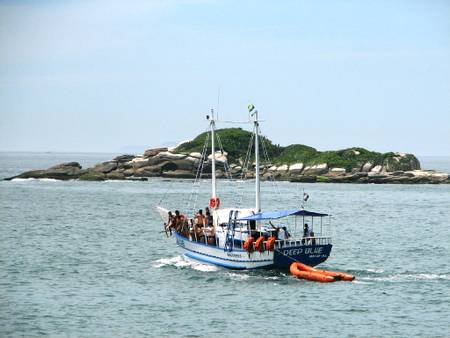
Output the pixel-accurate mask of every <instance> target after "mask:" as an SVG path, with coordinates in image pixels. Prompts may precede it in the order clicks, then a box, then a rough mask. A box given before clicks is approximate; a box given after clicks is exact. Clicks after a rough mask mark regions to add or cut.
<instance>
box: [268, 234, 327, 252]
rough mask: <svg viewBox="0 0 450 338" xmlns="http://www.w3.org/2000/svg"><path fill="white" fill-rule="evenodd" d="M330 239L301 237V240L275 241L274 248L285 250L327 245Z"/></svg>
mask: <svg viewBox="0 0 450 338" xmlns="http://www.w3.org/2000/svg"><path fill="white" fill-rule="evenodd" d="M328 244H331V237H303V238H302V239H295V240H294V239H284V240H277V241H275V248H277V249H278V248H286V247H292V246H310V245H328Z"/></svg>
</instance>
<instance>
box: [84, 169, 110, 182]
mask: <svg viewBox="0 0 450 338" xmlns="http://www.w3.org/2000/svg"><path fill="white" fill-rule="evenodd" d="M78 179H80V180H82V181H104V180H105V179H106V176H105V174H103V173H100V172H93V171H88V172H85V173H83V174H82V175H80V177H79V178H78Z"/></svg>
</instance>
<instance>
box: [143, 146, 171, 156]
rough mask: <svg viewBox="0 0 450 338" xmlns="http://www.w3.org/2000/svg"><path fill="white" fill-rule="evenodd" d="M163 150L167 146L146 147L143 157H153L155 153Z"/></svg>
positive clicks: (165, 149)
mask: <svg viewBox="0 0 450 338" xmlns="http://www.w3.org/2000/svg"><path fill="white" fill-rule="evenodd" d="M163 151H167V147H164V148H152V149H147V150H146V151H145V152H144V157H153V156H156V155H158V154H159V153H161V152H163Z"/></svg>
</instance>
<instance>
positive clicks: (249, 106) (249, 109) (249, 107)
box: [247, 103, 255, 113]
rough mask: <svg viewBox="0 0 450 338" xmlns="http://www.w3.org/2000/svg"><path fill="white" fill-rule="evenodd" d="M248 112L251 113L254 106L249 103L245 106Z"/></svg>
mask: <svg viewBox="0 0 450 338" xmlns="http://www.w3.org/2000/svg"><path fill="white" fill-rule="evenodd" d="M247 108H248V111H249V112H250V113H251V112H252V111H253V109H255V106H254V105H252V104H251V103H250V104H249V105H248V106H247Z"/></svg>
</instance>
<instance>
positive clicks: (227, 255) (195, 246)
mask: <svg viewBox="0 0 450 338" xmlns="http://www.w3.org/2000/svg"><path fill="white" fill-rule="evenodd" d="M175 237H176V240H177V244H178V246H179V247H180V248H182V249H183V251H184V253H183V254H184V255H185V256H186V257H188V258H191V259H194V260H197V261H200V262H204V263H208V264H213V265H218V266H223V267H226V268H229V269H240V270H247V269H261V268H267V267H271V266H272V265H273V258H274V252H273V251H265V252H263V253H259V252H253V253H252V254H249V253H248V252H247V251H245V250H241V249H233V251H231V252H228V251H224V249H223V248H220V247H215V246H212V245H206V244H204V243H199V242H195V241H190V240H188V239H187V238H185V237H182V236H180V235H178V234H175Z"/></svg>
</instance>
